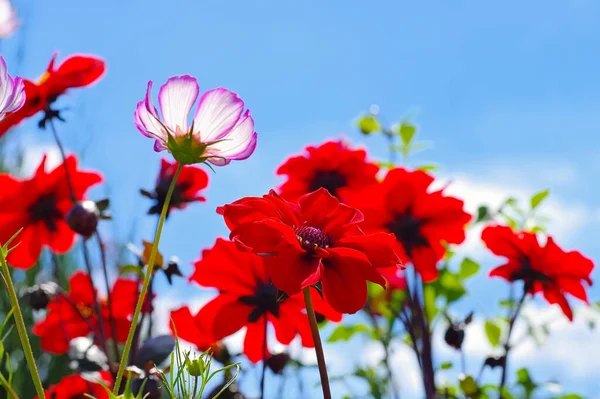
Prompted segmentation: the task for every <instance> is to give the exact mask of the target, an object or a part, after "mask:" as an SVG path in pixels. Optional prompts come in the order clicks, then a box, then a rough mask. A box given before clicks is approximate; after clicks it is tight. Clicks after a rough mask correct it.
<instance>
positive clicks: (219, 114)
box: [194, 88, 244, 143]
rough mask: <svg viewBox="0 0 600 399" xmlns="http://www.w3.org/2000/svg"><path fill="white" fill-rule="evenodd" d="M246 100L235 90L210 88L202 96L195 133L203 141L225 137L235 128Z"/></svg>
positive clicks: (197, 112)
mask: <svg viewBox="0 0 600 399" xmlns="http://www.w3.org/2000/svg"><path fill="white" fill-rule="evenodd" d="M243 109H244V102H243V101H242V99H241V98H240V97H239V96H238V95H237V94H236V93H234V92H232V91H230V90H227V89H224V88H218V89H213V90H209V91H207V92H206V93H204V94H203V95H202V97H200V102H199V103H198V109H197V110H196V115H195V116H194V135H195V136H196V138H197V139H199V140H200V141H201V142H202V143H210V142H214V141H217V140H219V139H221V138H223V137H224V136H225V135H226V134H227V133H229V132H230V131H231V129H233V127H234V126H235V124H236V123H237V121H238V119H240V115H242V110H243Z"/></svg>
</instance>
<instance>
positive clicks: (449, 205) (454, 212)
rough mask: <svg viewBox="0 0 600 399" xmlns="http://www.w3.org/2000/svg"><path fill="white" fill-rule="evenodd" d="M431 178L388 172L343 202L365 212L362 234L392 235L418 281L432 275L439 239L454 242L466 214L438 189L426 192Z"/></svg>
mask: <svg viewBox="0 0 600 399" xmlns="http://www.w3.org/2000/svg"><path fill="white" fill-rule="evenodd" d="M432 182H433V177H432V176H430V175H428V174H427V173H425V172H423V171H412V172H411V171H408V170H405V169H402V168H396V169H392V170H390V171H389V172H388V173H387V175H386V177H385V179H384V180H383V181H382V182H381V183H379V184H377V185H375V186H372V187H369V188H368V189H366V190H365V191H362V192H358V193H356V195H353V196H352V199H351V200H349V202H348V203H349V204H351V205H352V206H355V207H357V208H358V209H360V210H361V211H362V212H363V214H364V215H365V222H364V223H363V224H362V227H363V228H364V229H365V231H366V232H372V233H375V232H390V233H394V235H395V236H396V243H397V245H396V246H395V249H396V253H397V254H398V255H399V256H400V259H401V260H402V261H403V262H412V263H413V265H414V266H415V269H416V270H417V272H419V274H420V275H421V277H422V278H423V280H424V281H426V282H428V281H433V280H435V279H436V278H437V276H438V270H437V267H436V264H437V262H438V261H439V260H440V259H441V258H442V257H443V256H444V246H443V245H442V241H445V242H447V243H449V244H460V243H461V242H463V241H464V240H465V230H464V229H465V225H466V224H467V223H468V222H469V220H470V219H471V215H469V214H468V213H466V212H465V211H464V210H463V201H461V200H459V199H457V198H453V197H447V196H445V195H444V194H443V193H442V190H439V191H434V192H430V191H428V189H429V186H430V185H431V183H432Z"/></svg>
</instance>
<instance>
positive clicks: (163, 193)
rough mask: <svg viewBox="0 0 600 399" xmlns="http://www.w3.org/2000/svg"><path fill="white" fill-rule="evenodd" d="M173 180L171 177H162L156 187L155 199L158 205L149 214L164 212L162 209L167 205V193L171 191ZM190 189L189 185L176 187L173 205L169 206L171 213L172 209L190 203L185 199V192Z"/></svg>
mask: <svg viewBox="0 0 600 399" xmlns="http://www.w3.org/2000/svg"><path fill="white" fill-rule="evenodd" d="M172 180H173V179H172V177H171V176H163V177H161V179H160V180H159V182H158V184H157V185H156V188H155V189H154V191H155V192H154V195H153V197H154V199H155V200H156V203H155V204H154V205H153V206H152V208H150V211H149V212H148V213H149V214H151V215H152V214H156V215H159V214H160V212H161V211H162V207H163V205H164V204H165V201H166V200H167V192H168V191H169V186H170V185H171V181H172ZM189 188H190V185H189V183H177V184H176V185H175V188H174V189H173V195H172V197H171V203H170V204H169V211H170V210H171V208H176V207H178V206H180V205H182V204H185V203H186V202H188V200H187V199H186V197H185V192H186V191H187V190H188V189H189ZM167 215H168V213H167Z"/></svg>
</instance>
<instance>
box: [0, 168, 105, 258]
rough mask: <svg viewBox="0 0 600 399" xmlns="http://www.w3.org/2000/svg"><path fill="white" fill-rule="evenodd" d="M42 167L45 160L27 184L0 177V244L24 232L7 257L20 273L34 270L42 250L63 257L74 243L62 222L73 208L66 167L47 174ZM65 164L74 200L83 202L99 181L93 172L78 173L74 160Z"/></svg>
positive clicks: (70, 232)
mask: <svg viewBox="0 0 600 399" xmlns="http://www.w3.org/2000/svg"><path fill="white" fill-rule="evenodd" d="M45 164H46V157H44V159H42V162H41V163H40V166H39V167H38V168H37V171H36V172H35V174H34V176H33V177H32V178H31V179H27V180H18V179H16V178H14V177H12V176H10V175H8V174H0V187H2V191H1V192H0V242H6V241H7V240H8V239H9V238H10V237H12V236H13V235H14V234H15V233H16V232H17V231H18V230H19V229H20V228H23V231H22V232H21V234H19V236H18V237H17V238H16V240H15V243H16V242H20V244H19V245H18V246H17V247H16V248H15V249H14V250H13V251H11V252H10V254H9V255H8V263H9V264H11V265H12V266H14V267H17V268H20V269H27V268H30V267H31V266H33V265H34V264H35V262H36V261H37V259H38V257H39V256H40V253H41V252H42V247H44V246H47V247H48V248H50V249H51V250H52V252H54V253H58V254H64V253H66V252H68V251H69V250H70V249H71V247H73V244H74V243H75V239H76V234H75V232H74V231H73V230H71V229H70V228H69V226H68V224H67V222H66V221H65V219H64V218H65V215H66V214H67V213H68V212H69V210H70V209H71V207H72V206H73V203H72V202H71V192H70V190H69V185H68V183H67V178H66V174H65V167H64V165H58V166H57V167H56V168H55V169H54V170H52V171H51V172H49V173H48V172H46V171H45ZM66 164H67V168H68V170H69V176H70V178H71V181H72V183H73V189H74V191H75V199H76V200H82V199H83V198H84V195H85V193H86V191H87V190H88V188H90V187H91V186H93V185H95V184H97V183H99V182H101V181H102V176H101V175H100V174H98V173H96V172H86V171H82V170H78V169H77V158H75V157H74V156H69V157H68V158H67V160H66Z"/></svg>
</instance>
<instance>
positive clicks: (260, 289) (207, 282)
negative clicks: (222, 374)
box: [171, 238, 341, 363]
mask: <svg viewBox="0 0 600 399" xmlns="http://www.w3.org/2000/svg"><path fill="white" fill-rule="evenodd" d="M263 261H264V258H261V257H259V256H256V255H254V254H251V253H248V252H242V251H240V250H239V249H238V248H237V246H236V245H235V244H234V243H233V242H231V241H226V240H223V239H221V238H219V239H217V242H216V243H215V245H214V247H213V248H211V249H207V250H204V251H203V252H202V259H201V260H199V261H197V262H196V263H195V267H196V270H195V272H194V274H193V275H192V276H191V277H190V280H192V281H195V282H197V283H198V284H200V285H202V286H205V287H215V288H217V289H218V290H219V295H218V296H217V297H216V298H214V299H213V300H212V301H210V302H208V303H207V304H206V305H205V306H204V307H203V308H202V309H200V311H199V312H198V314H197V315H196V316H192V315H191V313H190V311H189V309H188V308H187V307H186V308H182V309H179V310H177V311H175V312H173V313H171V317H172V318H173V320H174V322H175V326H176V328H177V333H178V334H179V335H180V336H181V338H183V339H185V340H186V341H189V342H191V343H194V344H196V345H197V346H198V348H199V349H200V350H203V349H204V350H205V349H206V348H207V347H208V346H211V345H212V343H214V342H216V341H218V340H221V339H223V338H225V337H227V336H229V335H231V334H233V333H235V332H237V331H238V330H240V329H241V328H242V327H246V328H247V329H246V336H245V339H244V353H245V354H246V356H247V357H248V359H250V361H252V362H253V363H257V362H258V361H260V360H261V359H262V358H263V348H264V339H265V318H266V319H267V320H266V321H268V322H269V323H271V324H272V325H273V328H274V329H275V336H276V338H277V340H278V341H279V342H281V343H282V344H284V345H287V344H289V343H290V342H291V341H292V340H293V339H294V337H295V336H296V335H297V334H298V335H300V337H301V339H302V345H304V346H307V347H313V346H314V343H313V340H312V335H311V332H310V326H309V324H308V318H307V315H306V313H305V312H304V301H303V297H302V295H294V296H291V297H289V298H286V299H281V300H279V301H278V291H277V288H275V286H274V285H273V284H271V282H270V280H269V277H268V276H267V273H266V270H265V265H264V262H263ZM313 301H314V302H315V308H316V309H317V311H318V312H319V313H321V314H323V315H325V317H327V318H329V319H330V320H334V321H339V320H341V315H340V314H339V313H337V312H335V311H333V310H332V309H331V308H329V307H328V306H326V304H325V303H324V301H323V300H321V298H320V297H319V296H318V294H315V295H313Z"/></svg>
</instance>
